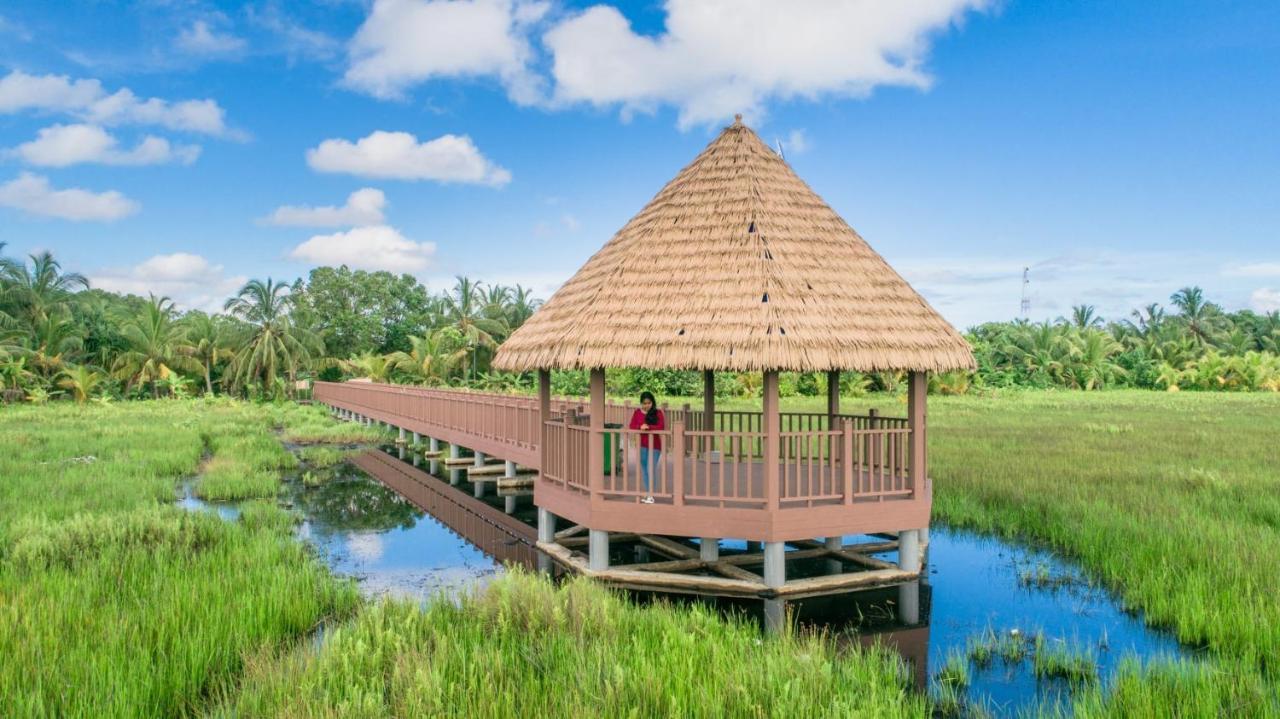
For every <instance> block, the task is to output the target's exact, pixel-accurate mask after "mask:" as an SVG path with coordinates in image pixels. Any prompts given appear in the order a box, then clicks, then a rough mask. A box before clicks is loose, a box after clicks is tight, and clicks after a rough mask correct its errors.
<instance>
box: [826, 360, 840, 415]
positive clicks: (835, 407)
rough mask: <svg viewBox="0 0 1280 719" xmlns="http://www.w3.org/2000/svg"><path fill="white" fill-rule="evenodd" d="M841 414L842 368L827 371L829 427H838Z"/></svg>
mask: <svg viewBox="0 0 1280 719" xmlns="http://www.w3.org/2000/svg"><path fill="white" fill-rule="evenodd" d="M839 415H840V370H838V369H833V370H828V371H827V428H828V429H836V428H837V420H836V417H838V416H839Z"/></svg>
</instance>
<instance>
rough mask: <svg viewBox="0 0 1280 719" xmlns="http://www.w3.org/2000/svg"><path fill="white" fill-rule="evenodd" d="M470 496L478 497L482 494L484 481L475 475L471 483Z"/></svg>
mask: <svg viewBox="0 0 1280 719" xmlns="http://www.w3.org/2000/svg"><path fill="white" fill-rule="evenodd" d="M471 496H473V497H475V498H476V499H480V498H481V497H483V496H484V481H483V480H481V479H480V478H479V477H477V478H476V479H475V480H474V481H472V483H471Z"/></svg>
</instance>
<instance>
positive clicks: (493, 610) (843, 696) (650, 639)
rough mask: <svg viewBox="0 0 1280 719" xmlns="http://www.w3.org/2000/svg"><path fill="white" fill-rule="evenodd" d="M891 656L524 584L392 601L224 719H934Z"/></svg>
mask: <svg viewBox="0 0 1280 719" xmlns="http://www.w3.org/2000/svg"><path fill="white" fill-rule="evenodd" d="M905 681H906V676H905V674H904V669H903V667H902V665H901V664H900V661H899V660H898V659H897V658H896V656H894V655H892V654H891V653H889V652H888V650H885V649H876V650H868V651H867V652H866V653H863V652H861V651H858V652H856V653H854V654H850V655H842V654H840V653H839V652H838V650H837V649H836V647H835V645H834V643H833V642H831V641H830V640H829V639H827V638H825V637H815V636H797V635H790V634H788V635H784V636H782V637H780V638H777V639H773V640H762V638H761V636H760V633H759V629H758V628H757V627H756V626H754V625H752V624H748V623H745V622H741V621H726V620H725V619H723V618H722V617H720V616H719V615H718V614H717V613H716V612H715V610H714V609H710V608H707V607H704V606H701V605H693V606H692V607H690V608H675V607H671V606H667V605H662V604H659V605H657V606H653V607H639V606H637V605H635V604H634V603H632V602H630V601H627V600H625V599H623V598H621V597H619V596H617V595H615V594H614V593H612V592H610V591H608V590H605V589H603V588H601V587H599V586H598V585H594V584H591V583H590V582H589V581H587V580H581V579H577V580H571V581H570V582H569V583H568V584H567V585H566V586H565V587H563V588H562V589H559V590H557V589H556V588H554V587H553V586H552V585H551V584H550V583H549V582H548V581H547V580H545V579H542V578H540V577H537V576H535V575H531V574H526V573H522V572H513V573H512V574H510V575H508V576H506V577H504V578H502V579H500V580H498V581H496V582H495V583H494V584H492V585H491V586H490V588H489V590H488V591H485V592H483V593H480V594H477V595H473V596H470V597H467V598H465V599H464V600H462V601H461V602H460V603H455V602H454V601H451V600H448V599H443V598H441V599H438V600H435V601H432V602H430V603H429V604H428V605H427V606H426V608H425V609H423V608H420V607H419V606H417V605H416V604H410V603H396V602H389V603H385V604H380V605H377V606H374V607H371V608H370V609H368V610H366V611H365V612H363V613H362V614H361V615H360V617H359V618H358V619H357V620H356V621H355V622H354V623H351V624H348V625H344V626H341V627H338V628H336V629H334V630H333V631H332V632H331V633H330V634H329V636H328V638H327V640H326V642H325V644H324V647H323V648H322V649H321V650H320V651H319V652H311V651H295V652H291V653H289V654H288V655H287V656H285V657H284V658H280V657H278V656H276V655H273V654H269V653H268V654H264V655H262V656H260V657H258V658H257V659H255V660H253V661H251V662H250V663H249V670H248V672H247V678H246V681H245V682H244V684H243V685H242V686H241V687H240V688H239V689H238V690H236V691H234V692H230V693H228V694H227V695H225V696H224V702H225V704H224V706H223V708H222V710H221V711H220V712H217V713H218V714H220V715H223V716H228V717H232V716H309V717H350V716H362V717H374V716H379V717H380V716H433V717H434V716H440V717H513V716H547V717H551V716H565V717H571V716H635V717H650V716H652V717H667V716H670V717H722V716H725V717H757V716H759V717H764V716H779V717H790V716H794V717H808V716H841V717H845V716H847V717H884V716H919V717H922V716H925V715H926V706H925V703H924V700H923V699H922V698H921V697H920V696H918V695H915V694H913V693H911V692H910V691H909V690H908V689H906V688H905Z"/></svg>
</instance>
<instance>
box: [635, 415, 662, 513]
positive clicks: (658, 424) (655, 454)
mask: <svg viewBox="0 0 1280 719" xmlns="http://www.w3.org/2000/svg"><path fill="white" fill-rule="evenodd" d="M666 428H667V418H666V415H664V414H663V413H662V410H660V409H658V404H657V402H655V401H654V399H653V393H652V392H641V393H640V409H638V410H636V412H635V414H633V415H631V425H630V426H629V427H628V429H636V430H640V431H641V432H658V431H661V430H664V429H666ZM661 456H662V437H660V436H658V435H656V434H642V435H640V476H641V477H642V478H644V491H645V492H649V491H650V490H649V462H650V457H652V461H653V466H654V467H657V466H658V459H659V458H660V457H661ZM640 501H641V502H644V503H645V504H653V495H652V494H648V495H647V496H646V497H645V498H644V499H642V500H640Z"/></svg>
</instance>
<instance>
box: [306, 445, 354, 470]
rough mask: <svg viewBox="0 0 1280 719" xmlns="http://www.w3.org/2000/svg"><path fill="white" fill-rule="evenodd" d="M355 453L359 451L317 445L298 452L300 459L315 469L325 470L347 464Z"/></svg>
mask: <svg viewBox="0 0 1280 719" xmlns="http://www.w3.org/2000/svg"><path fill="white" fill-rule="evenodd" d="M355 451H358V450H350V449H343V448H341V447H325V446H323V445H315V446H308V447H303V448H302V449H300V450H298V459H300V460H302V462H303V463H304V464H306V465H307V466H309V467H311V468H313V469H325V468H327V467H332V466H334V465H337V464H341V463H342V462H345V461H346V460H347V458H348V457H350V456H351V455H352V454H353V453H354V452H355Z"/></svg>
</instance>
